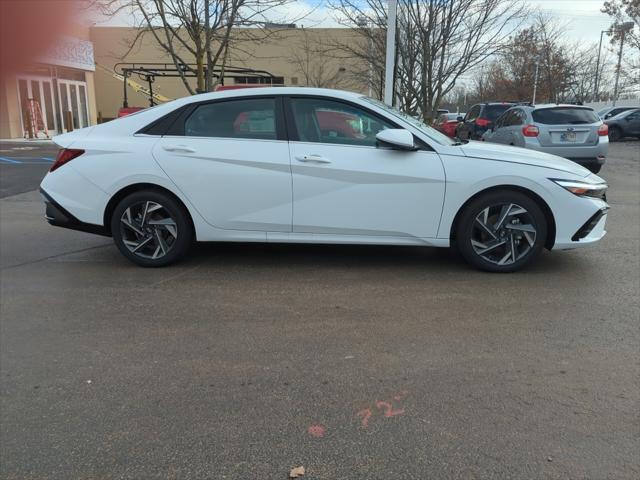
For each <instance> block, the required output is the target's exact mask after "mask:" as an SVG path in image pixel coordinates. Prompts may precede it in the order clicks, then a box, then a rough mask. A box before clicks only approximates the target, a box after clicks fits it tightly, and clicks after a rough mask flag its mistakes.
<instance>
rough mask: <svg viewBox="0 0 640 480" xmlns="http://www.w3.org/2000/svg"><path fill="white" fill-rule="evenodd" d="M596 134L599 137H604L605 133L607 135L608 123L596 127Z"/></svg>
mask: <svg viewBox="0 0 640 480" xmlns="http://www.w3.org/2000/svg"><path fill="white" fill-rule="evenodd" d="M598 135H599V136H601V137H606V136H607V135H609V125H607V124H606V123H603V124H602V125H600V126H599V127H598Z"/></svg>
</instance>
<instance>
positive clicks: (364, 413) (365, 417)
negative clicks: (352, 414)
mask: <svg viewBox="0 0 640 480" xmlns="http://www.w3.org/2000/svg"><path fill="white" fill-rule="evenodd" d="M371 415H373V412H372V411H371V409H370V408H365V409H364V410H360V411H359V412H358V413H356V416H357V417H362V421H361V422H360V424H361V425H362V428H367V425H369V419H370V418H371Z"/></svg>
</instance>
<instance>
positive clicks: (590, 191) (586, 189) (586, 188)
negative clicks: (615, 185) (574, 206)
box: [550, 178, 608, 199]
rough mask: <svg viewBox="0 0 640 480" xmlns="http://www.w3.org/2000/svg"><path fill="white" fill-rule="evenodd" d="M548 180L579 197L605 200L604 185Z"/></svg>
mask: <svg viewBox="0 0 640 480" xmlns="http://www.w3.org/2000/svg"><path fill="white" fill-rule="evenodd" d="M550 180H551V181H552V182H554V183H555V184H556V185H560V186H561V187H562V188H564V189H565V190H568V191H569V192H571V193H573V194H574V195H578V196H579V197H593V198H601V199H605V198H606V193H607V188H608V185H607V184H606V183H584V182H580V181H575V180H557V179H554V178H551V179H550Z"/></svg>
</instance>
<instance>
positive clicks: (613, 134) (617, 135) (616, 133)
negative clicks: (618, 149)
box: [609, 127, 622, 142]
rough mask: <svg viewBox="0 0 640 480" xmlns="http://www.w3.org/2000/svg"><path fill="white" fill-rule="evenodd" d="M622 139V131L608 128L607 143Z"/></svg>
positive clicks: (616, 128)
mask: <svg viewBox="0 0 640 480" xmlns="http://www.w3.org/2000/svg"><path fill="white" fill-rule="evenodd" d="M621 138H622V131H621V130H620V129H619V128H618V127H609V141H610V142H617V141H619V140H620V139H621Z"/></svg>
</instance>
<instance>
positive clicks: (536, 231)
mask: <svg viewBox="0 0 640 480" xmlns="http://www.w3.org/2000/svg"><path fill="white" fill-rule="evenodd" d="M546 238H547V222H546V218H545V215H544V212H543V211H542V209H541V208H540V206H539V205H538V204H537V203H536V202H535V200H533V199H532V198H531V197H529V196H527V195H525V194H524V193H521V192H517V191H512V190H499V191H493V192H488V193H486V194H483V195H480V196H479V197H478V198H475V199H474V200H473V201H472V202H471V203H469V205H467V206H466V207H465V209H464V210H463V211H462V213H461V216H460V218H459V221H458V223H457V228H456V240H455V241H456V246H457V248H458V251H459V252H460V253H461V254H462V256H463V257H464V258H465V260H467V262H469V263H470V264H472V265H473V266H475V267H477V268H479V269H481V270H485V271H488V272H514V271H516V270H520V269H522V268H524V267H525V266H527V265H528V264H530V263H531V262H532V261H533V260H535V258H536V257H537V256H538V255H539V254H540V252H541V251H542V249H543V248H544V245H545V242H546Z"/></svg>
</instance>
